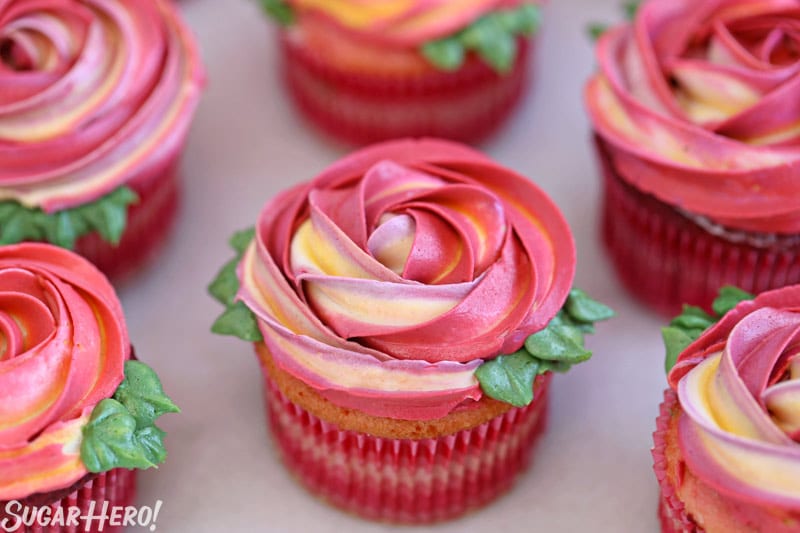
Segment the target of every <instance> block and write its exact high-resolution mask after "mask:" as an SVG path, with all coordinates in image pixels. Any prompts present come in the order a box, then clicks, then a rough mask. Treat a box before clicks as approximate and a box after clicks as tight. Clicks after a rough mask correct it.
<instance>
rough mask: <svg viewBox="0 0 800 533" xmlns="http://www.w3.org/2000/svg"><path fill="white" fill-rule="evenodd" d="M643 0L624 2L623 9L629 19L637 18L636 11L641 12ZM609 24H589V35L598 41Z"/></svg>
mask: <svg viewBox="0 0 800 533" xmlns="http://www.w3.org/2000/svg"><path fill="white" fill-rule="evenodd" d="M641 3H642V0H632V1H629V2H625V3H624V4H622V10H623V11H624V12H625V18H626V19H628V20H633V19H635V18H636V13H638V12H639V6H640V5H641ZM608 28H609V25H608V24H602V23H597V22H595V23H592V24H590V25H589V27H588V28H587V29H588V32H589V36H590V37H591V38H592V40H593V41H596V40H597V39H599V38H600V36H601V35H603V34H604V33H605V32H606V30H608Z"/></svg>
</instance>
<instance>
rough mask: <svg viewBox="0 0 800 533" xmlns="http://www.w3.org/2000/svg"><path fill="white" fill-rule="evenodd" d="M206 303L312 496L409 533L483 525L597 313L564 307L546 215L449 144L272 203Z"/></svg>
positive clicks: (561, 265) (577, 295)
mask: <svg viewBox="0 0 800 533" xmlns="http://www.w3.org/2000/svg"><path fill="white" fill-rule="evenodd" d="M231 244H232V245H233V247H234V248H235V249H236V250H237V252H238V253H239V256H238V257H236V258H235V259H233V260H232V261H231V262H229V263H228V264H227V265H226V266H225V267H224V268H223V269H222V272H221V273H220V275H219V277H218V278H217V279H216V280H215V281H214V283H213V284H212V285H211V287H210V290H211V293H212V294H213V295H214V296H215V297H216V298H217V299H218V300H219V301H220V302H222V303H223V304H224V305H225V306H226V307H227V309H226V311H225V313H224V314H223V315H222V316H221V317H220V318H219V319H218V321H217V322H216V323H215V324H214V327H213V330H214V331H215V332H217V333H222V334H231V335H236V336H238V337H241V338H242V339H245V340H248V341H252V342H254V343H255V351H256V354H257V356H258V361H259V363H260V365H261V368H262V370H263V374H264V391H265V397H266V408H267V412H268V418H269V424H270V425H271V427H272V432H273V435H274V438H275V440H276V441H277V444H278V447H279V449H280V451H281V454H282V457H283V460H284V462H285V463H286V466H287V467H288V468H289V470H290V471H292V472H293V473H294V474H295V475H296V476H297V477H298V478H299V479H300V481H301V482H302V483H303V484H304V485H305V486H306V487H307V488H308V489H309V490H310V491H311V492H313V493H314V494H316V495H319V496H321V497H322V498H324V499H326V500H328V501H329V502H330V503H332V504H334V505H336V506H338V507H340V508H342V509H345V510H347V511H350V512H354V513H357V514H359V515H362V516H364V517H367V518H371V519H376V520H386V521H392V522H405V523H422V522H431V521H438V520H445V519H449V518H453V517H456V516H458V515H461V514H463V513H465V512H467V511H469V510H471V509H474V508H477V507H480V506H482V505H484V504H486V503H488V502H490V501H491V500H492V499H494V498H495V497H497V496H498V495H499V494H501V493H502V492H504V491H505V490H506V489H508V488H509V487H510V486H511V484H512V483H513V481H514V479H515V477H516V476H517V475H518V474H519V473H520V472H521V471H522V470H523V469H524V468H525V466H526V465H527V464H528V462H529V460H530V455H531V451H532V448H533V446H534V444H535V443H536V441H537V439H538V438H539V436H540V434H541V433H542V431H543V429H544V425H545V419H546V408H547V391H548V387H549V383H550V380H551V375H552V371H566V370H568V369H569V367H570V366H571V365H572V364H576V363H579V362H582V361H585V360H587V359H588V358H589V357H590V356H591V353H590V352H589V351H587V350H586V348H585V347H584V344H583V340H584V338H583V335H584V333H586V332H589V331H592V330H593V323H594V322H595V321H598V320H603V319H606V318H609V317H610V316H611V312H610V310H609V309H608V308H607V307H605V306H604V305H602V304H599V303H598V302H595V301H593V300H591V299H590V298H589V297H588V296H586V294H585V293H583V292H581V291H580V290H573V289H571V285H572V281H573V275H574V269H575V250H574V246H573V240H572V234H571V233H570V230H569V228H568V227H567V224H566V222H565V221H564V219H563V218H562V215H561V213H560V212H559V210H558V209H557V208H556V207H555V206H554V205H553V204H552V202H551V201H550V200H549V199H548V198H547V196H545V194H544V193H543V192H542V191H541V190H539V189H538V188H537V187H536V186H535V185H534V184H533V183H531V182H530V181H528V180H527V179H525V178H523V177H521V176H519V175H517V174H515V173H514V172H512V171H510V170H507V169H505V168H503V167H500V166H498V165H497V164H495V163H493V162H492V161H491V160H489V159H487V158H486V157H484V156H482V155H481V154H479V153H477V152H474V151H472V150H471V149H468V148H466V147H464V146H462V145H459V144H453V143H449V142H445V141H438V140H420V141H415V140H400V141H393V142H389V143H385V144H379V145H375V146H373V147H370V148H366V149H364V150H362V151H359V152H356V153H354V154H352V155H351V156H349V157H347V158H345V159H343V160H341V161H339V162H338V163H336V164H334V165H333V166H331V167H330V168H328V169H327V170H326V171H324V172H323V173H322V174H320V175H319V176H317V177H316V178H315V179H313V180H312V181H310V182H307V183H302V184H300V185H298V186H295V187H294V188H292V189H289V190H288V191H286V192H284V193H282V194H280V195H278V196H277V197H276V198H275V199H273V200H272V201H270V202H268V203H267V204H266V205H265V207H264V209H263V211H262V212H261V215H260V216H259V218H258V222H257V224H256V226H255V229H254V230H253V231H245V232H242V233H239V234H237V235H235V236H234V238H233V239H232V241H231Z"/></svg>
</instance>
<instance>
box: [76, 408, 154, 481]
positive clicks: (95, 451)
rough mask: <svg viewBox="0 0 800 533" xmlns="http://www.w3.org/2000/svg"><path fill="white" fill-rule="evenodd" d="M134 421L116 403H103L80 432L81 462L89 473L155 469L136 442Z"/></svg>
mask: <svg viewBox="0 0 800 533" xmlns="http://www.w3.org/2000/svg"><path fill="white" fill-rule="evenodd" d="M136 429H137V428H136V418H134V416H133V415H131V414H130V412H128V410H127V409H126V408H125V406H124V405H122V404H121V403H120V402H118V401H117V400H111V399H109V400H103V401H101V402H100V403H99V404H97V407H95V409H94V411H92V416H91V418H90V419H89V423H88V424H86V426H85V427H84V428H83V440H82V441H81V459H82V461H83V463H84V465H86V469H87V470H89V472H93V473H99V472H107V471H109V470H113V469H114V468H131V469H132V468H141V469H146V468H150V467H153V466H155V463H154V462H153V461H151V460H150V459H149V458H148V454H147V453H145V451H144V450H143V449H142V446H141V445H140V444H139V442H138V440H137V438H136Z"/></svg>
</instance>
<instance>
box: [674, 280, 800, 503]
mask: <svg viewBox="0 0 800 533" xmlns="http://www.w3.org/2000/svg"><path fill="white" fill-rule="evenodd" d="M669 382H670V385H671V387H672V388H673V389H675V390H676V391H677V393H678V398H679V401H680V406H681V409H682V412H683V413H684V414H683V416H682V417H681V418H680V421H679V425H678V441H679V444H680V447H681V451H682V457H683V460H684V461H685V462H686V464H687V466H688V468H689V470H690V471H691V472H692V473H693V474H694V475H695V476H697V477H698V478H700V479H701V480H702V481H704V482H705V483H706V484H707V485H708V486H710V487H712V488H713V489H715V490H717V491H718V492H719V493H720V494H723V495H726V496H728V497H732V498H735V499H737V500H738V501H741V502H746V503H756V504H758V505H764V506H767V507H769V508H780V509H785V510H787V511H789V512H798V511H800V484H798V479H800V286H792V287H788V288H784V289H779V290H775V291H771V292H766V293H763V294H762V295H760V296H758V297H757V298H755V300H749V301H745V302H742V303H740V304H739V305H737V306H736V307H735V308H734V309H733V310H732V311H730V312H728V313H727V314H726V315H725V316H724V317H723V318H722V319H721V320H720V321H719V322H718V323H717V324H715V325H714V326H712V327H711V328H709V329H708V330H707V331H706V332H704V333H703V334H702V335H701V336H700V337H699V338H698V339H697V340H696V341H694V342H693V343H692V344H690V345H689V346H688V347H687V348H686V350H684V351H683V353H681V355H680V357H679V358H678V362H677V364H676V365H675V366H674V367H673V369H672V371H671V372H670V374H669Z"/></svg>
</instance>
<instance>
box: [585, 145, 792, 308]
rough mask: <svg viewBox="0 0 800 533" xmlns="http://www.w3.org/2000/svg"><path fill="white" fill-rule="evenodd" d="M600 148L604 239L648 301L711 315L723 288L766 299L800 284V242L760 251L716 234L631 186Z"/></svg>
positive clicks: (628, 282)
mask: <svg viewBox="0 0 800 533" xmlns="http://www.w3.org/2000/svg"><path fill="white" fill-rule="evenodd" d="M597 146H598V153H599V156H600V160H601V162H602V166H603V174H604V181H605V199H604V206H603V240H604V242H605V245H606V248H607V249H608V251H609V253H610V256H611V259H612V260H613V263H614V266H615V268H616V270H617V273H618V274H619V277H620V279H621V280H622V282H623V283H624V285H625V286H626V287H627V288H628V290H629V291H630V292H631V293H633V294H634V295H635V296H636V297H637V298H639V299H640V300H641V301H643V302H644V303H646V304H647V305H649V306H651V307H653V308H655V309H656V310H657V311H659V312H660V313H663V314H665V315H668V316H673V315H675V314H677V313H679V312H680V311H681V307H682V305H683V304H685V303H686V304H692V305H699V306H701V307H704V308H706V309H710V307H711V303H712V302H713V300H714V298H716V296H717V294H718V291H719V289H720V287H722V286H724V285H734V286H737V287H740V288H741V289H744V290H745V291H748V292H752V293H760V292H763V291H765V290H769V289H774V288H779V287H783V286H785V285H791V284H794V283H800V244H781V245H776V246H763V247H760V246H754V245H751V244H747V243H742V242H732V241H731V240H728V239H726V238H724V237H721V236H718V235H714V234H711V233H709V231H707V230H706V229H704V228H703V227H701V226H700V225H698V224H697V223H695V222H694V221H692V220H690V219H689V218H687V217H686V216H684V215H683V214H681V213H679V212H678V211H676V210H675V209H674V208H672V207H671V206H669V205H667V204H665V203H663V202H661V201H659V200H658V199H656V198H655V197H653V196H651V195H649V194H645V193H642V192H641V191H639V190H638V189H635V188H634V187H632V186H631V185H629V184H627V183H625V182H624V181H623V180H622V178H620V176H619V175H617V173H616V172H615V170H614V169H613V167H612V165H611V162H610V160H609V158H608V157H607V155H606V154H605V151H604V148H603V145H602V142H601V141H599V142H598V143H597ZM740 235H741V234H740ZM749 237H750V242H757V241H759V240H760V241H765V240H767V239H769V238H772V237H775V236H769V235H758V234H749ZM783 240H784V243H785V242H787V241H790V240H791V239H788V238H784V239H783Z"/></svg>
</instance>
